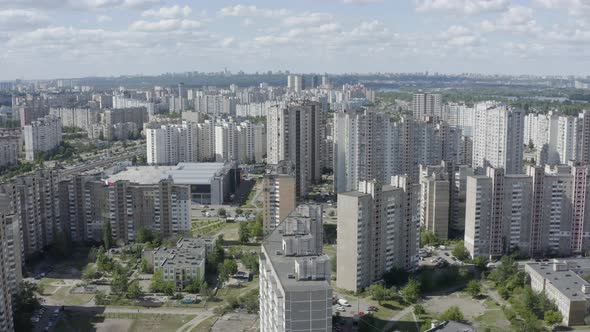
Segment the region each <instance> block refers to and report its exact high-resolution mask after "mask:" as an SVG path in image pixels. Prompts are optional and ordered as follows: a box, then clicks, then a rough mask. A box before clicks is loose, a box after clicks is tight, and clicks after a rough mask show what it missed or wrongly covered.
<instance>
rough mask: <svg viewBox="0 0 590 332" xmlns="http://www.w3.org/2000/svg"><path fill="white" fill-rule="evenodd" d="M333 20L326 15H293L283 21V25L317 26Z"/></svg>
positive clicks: (315, 13)
mask: <svg viewBox="0 0 590 332" xmlns="http://www.w3.org/2000/svg"><path fill="white" fill-rule="evenodd" d="M331 19H332V15H329V14H325V13H317V12H313V13H309V12H306V13H301V14H298V15H291V16H288V17H285V18H284V19H283V24H284V25H286V26H302V25H305V26H307V25H317V24H319V23H321V22H325V21H328V20H331Z"/></svg>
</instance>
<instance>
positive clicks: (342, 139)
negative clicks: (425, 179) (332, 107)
mask: <svg viewBox="0 0 590 332" xmlns="http://www.w3.org/2000/svg"><path fill="white" fill-rule="evenodd" d="M426 120H427V121H415V120H413V119H412V118H411V117H402V118H400V119H397V118H391V117H390V116H389V115H387V114H384V113H379V112H374V111H372V110H368V109H364V110H346V111H340V112H337V113H335V114H334V176H335V180H334V185H335V189H336V192H346V191H354V190H356V188H357V187H356V186H357V185H358V182H359V181H372V180H376V181H378V182H381V183H388V182H389V179H390V178H391V177H392V176H395V175H404V174H407V175H408V176H409V177H410V178H411V179H412V180H413V181H415V182H418V181H419V172H420V169H419V165H421V164H422V165H434V164H440V162H441V161H442V160H448V161H453V162H455V163H456V164H464V160H465V158H466V156H465V153H464V151H465V146H464V145H465V144H466V141H465V139H464V138H465V137H464V136H462V135H461V134H460V129H458V128H452V127H449V126H448V125H447V124H446V123H444V122H440V121H435V120H433V119H432V118H426Z"/></svg>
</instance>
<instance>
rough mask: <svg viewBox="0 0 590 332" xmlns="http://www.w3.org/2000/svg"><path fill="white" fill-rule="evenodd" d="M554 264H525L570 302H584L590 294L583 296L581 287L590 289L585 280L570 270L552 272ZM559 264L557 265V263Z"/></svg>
mask: <svg viewBox="0 0 590 332" xmlns="http://www.w3.org/2000/svg"><path fill="white" fill-rule="evenodd" d="M553 264H555V263H548V262H547V263H545V262H544V263H527V264H526V265H527V266H528V267H529V268H531V269H532V270H534V271H535V272H536V273H537V274H539V275H540V276H541V277H543V278H544V279H545V280H546V282H547V283H550V284H552V285H553V286H554V287H555V288H557V289H558V290H559V291H560V292H561V293H562V294H563V295H565V296H567V297H568V298H569V299H570V300H571V301H586V299H587V298H590V294H588V295H587V294H584V292H583V291H582V286H587V287H590V284H589V283H588V282H586V280H584V279H582V277H580V276H579V275H578V274H576V273H575V272H574V271H572V270H570V269H566V270H562V271H554V269H553ZM558 264H559V263H558ZM562 264H563V263H562Z"/></svg>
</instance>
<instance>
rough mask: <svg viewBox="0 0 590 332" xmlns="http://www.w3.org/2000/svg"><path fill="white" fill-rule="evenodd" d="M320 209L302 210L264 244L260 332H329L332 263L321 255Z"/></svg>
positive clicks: (295, 212)
mask: <svg viewBox="0 0 590 332" xmlns="http://www.w3.org/2000/svg"><path fill="white" fill-rule="evenodd" d="M322 241H323V235H322V208H321V206H315V205H301V206H299V207H298V208H297V209H296V210H295V211H293V212H292V213H291V214H290V215H289V216H288V217H287V218H285V219H284V220H283V221H282V222H281V223H280V224H279V225H278V226H277V227H276V228H275V229H274V230H273V231H272V232H271V233H270V234H269V235H268V236H267V237H266V238H265V240H264V241H263V243H262V253H261V255H260V331H262V332H296V331H300V332H303V331H310V332H329V331H332V288H331V286H330V272H331V268H330V258H329V257H328V256H326V255H324V254H323V253H322Z"/></svg>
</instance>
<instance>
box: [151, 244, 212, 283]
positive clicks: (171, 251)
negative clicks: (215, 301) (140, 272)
mask: <svg viewBox="0 0 590 332" xmlns="http://www.w3.org/2000/svg"><path fill="white" fill-rule="evenodd" d="M214 246H215V239H214V238H212V237H204V236H199V237H195V238H181V239H180V240H178V242H176V247H175V248H166V247H160V248H156V249H154V250H146V251H144V252H143V258H144V259H146V260H147V261H148V264H151V265H152V266H153V267H154V272H155V271H159V270H161V271H162V272H163V275H164V280H165V281H174V282H175V283H176V289H177V290H182V289H183V288H184V287H185V286H186V285H187V284H188V283H189V282H190V281H191V280H192V279H199V280H204V279H205V260H206V257H207V254H208V253H209V252H211V250H212V249H213V247H214Z"/></svg>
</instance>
